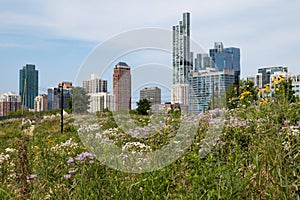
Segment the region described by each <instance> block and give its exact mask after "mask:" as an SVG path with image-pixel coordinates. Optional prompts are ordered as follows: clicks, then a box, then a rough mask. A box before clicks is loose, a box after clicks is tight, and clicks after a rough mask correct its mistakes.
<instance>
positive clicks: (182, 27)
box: [172, 13, 193, 105]
mask: <svg viewBox="0 0 300 200" xmlns="http://www.w3.org/2000/svg"><path fill="white" fill-rule="evenodd" d="M192 67H193V56H192V53H191V52H190V13H183V20H181V21H179V23H178V24H177V25H175V26H173V87H172V102H173V103H179V104H181V105H188V91H189V89H188V75H189V73H190V71H191V70H192Z"/></svg>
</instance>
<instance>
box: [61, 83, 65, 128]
mask: <svg viewBox="0 0 300 200" xmlns="http://www.w3.org/2000/svg"><path fill="white" fill-rule="evenodd" d="M60 94H61V110H60V116H61V125H60V132H61V133H63V132H64V84H63V83H62V84H61V93H60Z"/></svg>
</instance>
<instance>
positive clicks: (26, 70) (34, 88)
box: [19, 64, 39, 109]
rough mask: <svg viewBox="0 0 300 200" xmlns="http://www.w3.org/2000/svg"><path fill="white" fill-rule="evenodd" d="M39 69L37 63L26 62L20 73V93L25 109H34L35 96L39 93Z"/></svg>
mask: <svg viewBox="0 0 300 200" xmlns="http://www.w3.org/2000/svg"><path fill="white" fill-rule="evenodd" d="M38 87H39V85H38V71H37V70H36V69H35V65H32V64H26V65H25V66H23V68H22V69H20V73H19V95H20V97H21V102H22V105H23V106H24V108H25V109H34V98H35V97H36V96H37V95H38Z"/></svg>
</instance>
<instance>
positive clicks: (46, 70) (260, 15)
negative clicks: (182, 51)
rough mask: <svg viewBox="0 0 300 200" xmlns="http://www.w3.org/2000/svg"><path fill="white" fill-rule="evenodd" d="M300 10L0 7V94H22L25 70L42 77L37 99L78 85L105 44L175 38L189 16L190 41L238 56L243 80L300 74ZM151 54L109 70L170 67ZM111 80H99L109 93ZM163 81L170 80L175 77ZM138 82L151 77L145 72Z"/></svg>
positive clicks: (253, 6) (201, 5)
mask: <svg viewBox="0 0 300 200" xmlns="http://www.w3.org/2000/svg"><path fill="white" fill-rule="evenodd" d="M299 9H300V1H299V0H289V1H284V0H251V1H240V0H226V1H221V0H210V1H202V0H192V1H189V0H187V1H177V0H173V1H171V0H163V1H162V0H152V1H145V0H124V1H102V0H88V1H83V0H43V1H38V0H0V68H1V73H0V80H1V85H0V94H2V93H5V92H8V91H13V92H16V93H18V90H19V81H18V80H19V70H20V69H21V68H22V66H23V65H25V64H27V63H31V64H35V65H36V68H37V70H39V90H40V91H39V93H46V88H48V87H53V86H56V85H57V84H58V82H60V81H72V82H74V83H75V82H76V80H77V77H78V73H79V72H80V71H81V70H82V66H83V64H84V63H85V61H86V60H87V59H88V58H89V56H90V55H91V54H92V52H93V50H95V49H96V48H97V47H99V46H101V44H104V43H105V42H106V41H108V40H111V39H112V38H114V37H117V36H118V35H120V34H124V33H126V32H130V31H132V30H137V29H144V28H159V29H164V30H169V31H171V28H172V26H173V25H175V24H177V23H178V21H179V20H180V19H181V18H182V13H183V12H190V13H191V38H192V40H193V41H195V42H196V43H197V44H199V45H200V46H201V47H202V49H203V51H204V52H208V51H209V49H210V48H213V45H214V42H223V44H224V46H225V47H238V48H240V49H241V75H242V77H246V76H249V75H255V74H256V72H257V69H258V68H260V67H270V66H279V65H283V66H287V67H288V69H289V71H290V72H292V73H295V74H300V66H299V62H298V58H299V56H298V54H299V47H300V26H299V22H300V14H299V13H300V12H299ZM170 41H171V35H170ZM148 53H149V52H148V50H145V51H144V52H142V53H141V52H134V53H131V54H128V55H122V56H121V57H118V58H119V60H118V59H116V60H114V62H112V63H111V64H110V65H111V68H109V69H110V72H111V74H112V70H113V68H112V67H113V65H114V64H115V63H116V62H118V61H126V62H127V63H128V64H129V65H130V66H147V64H149V63H151V62H152V60H151V59H153V60H154V61H153V62H152V63H160V64H162V65H163V66H169V67H170V65H171V62H172V61H171V54H170V52H168V53H166V52H162V53H158V52H157V51H156V52H154V53H153V52H152V53H149V54H148ZM147 55H148V57H147ZM150 55H151V56H150ZM99 66H101V63H99ZM101 67H104V66H101ZM136 69H138V68H136ZM137 71H138V70H137ZM167 71H168V73H167ZM95 73H96V72H95ZM111 74H109V73H108V75H107V77H105V76H104V75H102V74H101V75H102V76H103V77H104V78H107V79H108V81H109V85H111V82H110V80H109V79H111V77H110V76H111ZM166 74H167V75H164V77H165V78H166V79H167V80H171V78H170V77H169V75H171V71H170V70H166ZM79 75H80V74H79ZM139 75H140V76H141V77H149V74H147V72H145V73H143V72H139ZM77 86H80V85H77ZM140 86H141V85H139V87H140ZM139 87H138V86H136V87H135V88H136V89H134V91H133V93H134V94H135V95H137V94H138V88H139ZM162 87H165V88H168V87H169V85H164V86H162ZM109 88H111V86H109Z"/></svg>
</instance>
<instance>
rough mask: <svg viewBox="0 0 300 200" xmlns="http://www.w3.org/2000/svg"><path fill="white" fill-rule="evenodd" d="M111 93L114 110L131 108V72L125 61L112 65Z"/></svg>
mask: <svg viewBox="0 0 300 200" xmlns="http://www.w3.org/2000/svg"><path fill="white" fill-rule="evenodd" d="M113 95H114V102H115V103H114V109H115V110H130V109H131V73H130V67H129V66H128V65H127V64H126V63H125V62H119V63H118V64H117V65H115V67H114V74H113Z"/></svg>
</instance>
